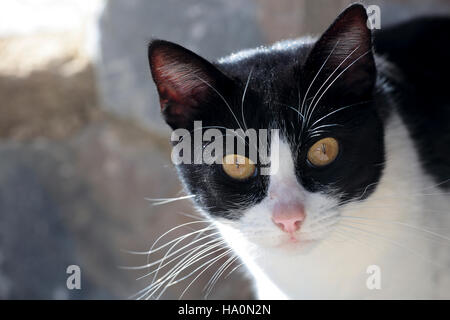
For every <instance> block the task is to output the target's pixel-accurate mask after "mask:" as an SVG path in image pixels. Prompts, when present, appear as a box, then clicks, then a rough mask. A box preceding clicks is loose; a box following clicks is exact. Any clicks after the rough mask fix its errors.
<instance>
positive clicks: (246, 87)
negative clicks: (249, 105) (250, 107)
mask: <svg viewBox="0 0 450 320" xmlns="http://www.w3.org/2000/svg"><path fill="white" fill-rule="evenodd" d="M253 68H254V67H252V69H251V70H250V73H249V74H248V78H247V83H246V84H245V89H244V93H243V94H242V101H241V114H242V122H243V123H244V127H245V130H247V129H248V128H247V123H246V122H245V117H244V101H245V95H246V93H247V89H248V85H249V83H250V78H251V77H252V73H253Z"/></svg>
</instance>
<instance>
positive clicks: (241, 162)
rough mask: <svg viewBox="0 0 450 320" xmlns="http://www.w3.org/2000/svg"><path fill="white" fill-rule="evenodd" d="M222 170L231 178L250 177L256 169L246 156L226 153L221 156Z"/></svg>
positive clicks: (241, 178) (242, 178)
mask: <svg viewBox="0 0 450 320" xmlns="http://www.w3.org/2000/svg"><path fill="white" fill-rule="evenodd" d="M222 166H223V171H225V173H226V174H227V175H229V176H230V177H232V178H233V179H238V180H244V179H247V178H250V177H251V176H252V175H253V174H254V173H255V170H256V167H255V164H254V163H253V162H252V161H251V160H250V159H249V158H247V157H244V156H241V155H239V154H227V155H226V156H225V157H223V164H222Z"/></svg>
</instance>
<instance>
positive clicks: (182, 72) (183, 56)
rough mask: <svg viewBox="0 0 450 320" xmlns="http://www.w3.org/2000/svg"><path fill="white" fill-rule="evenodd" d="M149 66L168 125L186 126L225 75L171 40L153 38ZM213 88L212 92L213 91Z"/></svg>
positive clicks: (197, 116) (199, 117) (212, 96)
mask: <svg viewBox="0 0 450 320" xmlns="http://www.w3.org/2000/svg"><path fill="white" fill-rule="evenodd" d="M148 59H149V63H150V70H151V74H152V77H153V80H154V81H155V84H156V87H157V89H158V94H159V100H160V104H161V112H162V114H163V116H164V118H165V120H166V122H167V123H168V124H169V125H170V126H171V127H172V129H178V128H185V129H190V128H192V126H193V122H194V121H195V120H202V114H204V113H206V112H207V111H209V112H211V111H212V110H205V108H210V107H208V105H209V106H211V105H212V101H213V100H214V99H216V98H217V91H218V90H220V88H222V87H224V86H225V85H226V83H227V82H228V81H229V79H228V78H227V77H226V76H225V75H224V74H223V73H221V72H220V71H219V70H218V69H217V68H216V67H215V66H213V65H212V64H211V63H210V62H208V61H206V60H205V59H203V58H202V57H200V56H198V55H197V54H195V53H193V52H192V51H189V50H188V49H185V48H183V47H182V46H179V45H177V44H175V43H172V42H168V41H164V40H154V41H152V42H151V43H150V45H149V48H148ZM215 91H216V92H215Z"/></svg>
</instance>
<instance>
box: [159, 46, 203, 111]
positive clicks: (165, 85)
mask: <svg viewBox="0 0 450 320" xmlns="http://www.w3.org/2000/svg"><path fill="white" fill-rule="evenodd" d="M153 65H154V76H155V80H156V83H157V86H158V91H159V94H160V98H161V105H163V102H167V100H170V101H175V102H178V103H183V104H186V105H191V106H192V105H196V104H197V101H198V100H199V99H201V98H203V96H204V94H205V91H206V90H207V88H208V85H207V84H206V83H207V81H208V80H207V75H206V74H205V73H204V72H202V70H200V69H199V68H198V67H197V66H195V65H194V64H191V63H185V62H182V61H178V60H177V59H176V58H175V57H171V56H170V55H167V54H159V55H156V56H155V57H154V58H153Z"/></svg>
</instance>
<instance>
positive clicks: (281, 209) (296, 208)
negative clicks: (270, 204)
mask: <svg viewBox="0 0 450 320" xmlns="http://www.w3.org/2000/svg"><path fill="white" fill-rule="evenodd" d="M303 220H305V209H304V208H303V206H302V205H301V204H278V205H276V206H275V208H274V210H273V214H272V221H273V222H274V223H275V224H276V225H277V226H278V227H280V229H281V230H283V231H284V232H287V233H294V232H295V231H297V230H299V229H300V226H301V224H302V222H303Z"/></svg>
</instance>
